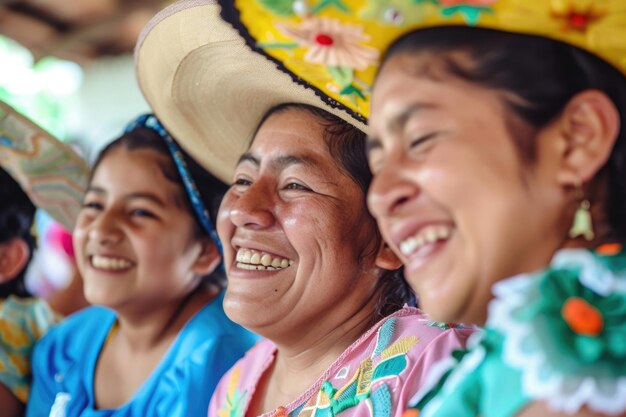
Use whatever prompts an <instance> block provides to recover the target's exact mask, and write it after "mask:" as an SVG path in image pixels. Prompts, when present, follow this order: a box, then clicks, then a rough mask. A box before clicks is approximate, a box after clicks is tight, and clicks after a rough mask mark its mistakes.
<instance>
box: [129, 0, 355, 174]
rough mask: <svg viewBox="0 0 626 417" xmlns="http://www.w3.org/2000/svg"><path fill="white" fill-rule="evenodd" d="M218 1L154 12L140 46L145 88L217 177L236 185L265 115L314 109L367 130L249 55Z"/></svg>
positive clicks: (171, 127) (190, 0) (197, 0)
mask: <svg viewBox="0 0 626 417" xmlns="http://www.w3.org/2000/svg"><path fill="white" fill-rule="evenodd" d="M220 12H221V8H220V6H219V5H218V4H217V2H216V1H210V0H185V1H181V2H178V3H175V4H173V5H171V6H170V7H168V8H166V9H164V10H163V11H162V12H161V13H159V14H158V15H156V16H155V17H154V18H153V19H152V21H151V22H150V23H149V24H148V26H147V27H146V28H145V29H144V31H143V33H142V35H141V37H140V39H139V41H138V43H137V47H136V49H135V62H136V70H137V76H138V80H139V85H140V87H141V90H142V92H143V94H144V96H145V98H146V100H147V101H148V103H149V104H150V106H151V107H152V109H153V110H154V112H155V114H156V115H157V117H158V118H159V120H160V121H161V122H162V123H163V125H164V126H165V128H166V129H167V130H168V131H169V132H170V133H171V134H172V135H173V136H174V137H175V138H176V140H177V141H178V142H179V143H180V145H181V146H182V147H183V148H184V149H185V150H186V151H187V152H189V154H190V155H191V156H192V157H193V158H194V159H196V160H197V161H198V162H199V163H201V164H202V165H203V166H204V167H205V168H206V169H208V170H209V171H210V172H211V173H213V174H214V175H215V176H216V177H218V178H220V179H221V180H223V181H225V182H230V181H231V180H232V172H233V170H234V168H235V165H236V163H237V160H238V158H239V157H240V156H241V154H242V153H243V152H245V151H246V149H247V147H248V145H249V143H250V140H251V139H252V136H253V134H254V131H255V129H256V128H257V125H258V124H259V122H260V121H261V118H262V117H263V115H264V114H265V113H266V112H267V111H268V110H269V109H270V108H272V107H273V106H275V105H278V104H283V103H304V104H310V105H313V106H316V107H319V108H322V109H325V110H327V111H329V112H330V113H333V114H335V115H337V116H339V117H340V118H342V119H343V120H346V121H347V122H349V123H351V124H353V125H354V126H356V127H358V128H360V129H362V130H365V128H366V125H365V119H364V118H363V117H362V116H360V115H359V114H358V113H357V112H352V111H350V110H348V109H346V108H345V107H344V106H342V105H340V104H339V103H336V104H333V103H332V101H329V100H327V99H326V98H324V99H323V98H321V97H320V96H319V95H318V94H319V92H318V91H316V90H314V89H311V88H306V87H304V86H303V85H301V84H299V83H298V82H296V81H295V80H294V79H293V78H292V76H290V75H289V74H287V73H286V72H285V71H283V70H280V69H279V68H277V66H276V63H275V62H273V61H271V60H269V59H267V58H265V57H263V56H261V55H259V54H258V53H256V52H254V51H252V49H251V48H250V47H249V46H248V45H247V44H246V42H245V40H244V39H243V38H242V37H241V36H240V35H239V32H238V31H236V30H235V29H234V28H233V27H232V26H231V25H230V24H228V23H227V22H225V21H224V20H223V19H222V18H221V16H220Z"/></svg>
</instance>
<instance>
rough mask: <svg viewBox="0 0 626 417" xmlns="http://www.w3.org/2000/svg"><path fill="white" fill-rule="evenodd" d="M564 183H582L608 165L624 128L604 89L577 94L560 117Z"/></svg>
mask: <svg viewBox="0 0 626 417" xmlns="http://www.w3.org/2000/svg"><path fill="white" fill-rule="evenodd" d="M558 123H559V125H560V133H561V145H560V147H561V162H562V163H561V165H560V169H559V170H558V177H557V180H558V182H559V183H560V184H561V185H566V186H579V185H580V184H581V183H585V182H588V181H590V180H591V179H592V178H593V177H594V176H595V175H596V173H597V172H598V171H599V170H600V169H601V168H602V167H603V166H604V164H605V163H606V161H607V160H608V159H609V156H610V155H611V150H612V149H613V145H614V144H615V141H616V139H617V136H618V134H619V131H620V117H619V112H618V111H617V108H616V107H615V104H613V101H612V100H611V99H610V98H609V97H608V96H607V95H606V94H604V93H603V92H601V91H598V90H586V91H583V92H581V93H579V94H577V95H576V96H574V97H573V98H572V99H571V100H570V101H569V102H568V103H567V105H566V106H565V109H564V110H563V112H562V113H561V115H560V116H559V121H558Z"/></svg>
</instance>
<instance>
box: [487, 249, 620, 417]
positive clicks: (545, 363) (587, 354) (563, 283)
mask: <svg viewBox="0 0 626 417" xmlns="http://www.w3.org/2000/svg"><path fill="white" fill-rule="evenodd" d="M624 262H626V253H624V252H618V253H614V254H610V255H603V254H600V253H598V252H591V251H587V250H562V251H560V252H559V253H558V254H557V255H556V256H555V259H554V261H553V262H552V264H551V266H550V267H549V268H548V269H546V270H544V271H540V272H538V273H536V274H528V275H521V276H518V277H515V278H512V279H509V280H506V281H501V282H499V283H498V284H496V285H495V286H494V294H495V296H496V298H495V299H494V300H493V301H492V303H491V304H490V306H489V309H490V311H489V317H490V318H489V322H488V323H487V326H488V327H492V328H495V329H496V330H498V331H499V332H501V333H502V334H503V335H504V336H505V339H504V340H505V344H504V360H505V362H506V363H507V364H508V365H509V366H511V367H513V368H516V369H518V370H519V371H520V372H521V373H522V382H523V388H524V390H525V393H526V395H528V396H529V397H530V398H533V399H538V400H544V401H547V402H548V403H549V404H550V406H551V407H553V408H554V409H557V410H561V411H565V412H575V411H576V410H578V409H580V408H581V407H583V406H588V407H589V408H590V409H592V410H595V411H599V412H602V413H609V414H611V413H618V412H622V411H623V410H624V409H626V377H624V376H623V375H625V374H626V324H625V323H624V315H625V314H626V292H624V291H623V290H620V288H621V285H609V286H607V285H606V283H613V284H615V282H621V283H623V282H625V281H626V269H624V268H623V266H624ZM607 274H610V275H612V276H611V277H610V279H607ZM583 277H585V278H583ZM594 277H596V279H598V280H600V281H602V282H603V284H602V285H601V286H600V287H599V288H602V289H603V293H599V292H597V291H596V290H595V289H596V288H598V286H596V285H589V283H590V282H591V281H592V280H593V279H594Z"/></svg>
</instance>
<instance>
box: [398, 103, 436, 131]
mask: <svg viewBox="0 0 626 417" xmlns="http://www.w3.org/2000/svg"><path fill="white" fill-rule="evenodd" d="M437 108H438V106H437V105H435V104H433V103H425V102H417V103H413V104H411V105H409V106H407V108H405V109H404V110H402V111H401V112H399V113H398V114H396V115H395V116H393V117H392V118H391V120H389V122H388V123H387V129H388V130H389V131H390V132H398V131H401V130H402V129H403V128H404V125H406V123H407V121H408V120H409V119H410V118H411V117H412V116H413V115H414V114H416V113H420V112H423V111H425V110H435V109H437Z"/></svg>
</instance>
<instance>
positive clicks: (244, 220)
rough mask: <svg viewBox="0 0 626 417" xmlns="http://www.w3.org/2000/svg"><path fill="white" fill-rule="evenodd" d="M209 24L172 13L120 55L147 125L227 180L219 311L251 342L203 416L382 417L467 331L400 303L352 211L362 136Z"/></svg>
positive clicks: (196, 8)
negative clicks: (136, 84) (135, 78)
mask: <svg viewBox="0 0 626 417" xmlns="http://www.w3.org/2000/svg"><path fill="white" fill-rule="evenodd" d="M219 12H220V9H219V7H217V6H216V4H215V3H214V2H209V1H205V2H198V1H185V2H181V3H178V4H175V5H173V6H172V7H171V8H169V9H166V10H165V11H164V12H162V13H161V14H160V15H159V16H157V17H156V18H155V20H154V21H153V22H152V24H151V25H149V26H148V29H147V31H146V32H145V33H144V37H143V38H142V39H141V40H140V42H139V44H138V46H137V50H136V54H137V55H136V56H137V70H138V74H139V81H140V84H141V87H142V89H143V92H144V94H145V96H146V98H147V99H148V101H149V103H150V104H151V105H152V107H153V109H154V110H155V112H156V114H158V115H159V117H160V118H161V120H162V121H163V123H164V125H165V126H167V128H168V129H170V130H171V131H172V132H173V133H174V134H176V135H177V136H178V137H179V140H180V142H181V144H182V146H183V147H185V148H186V149H187V150H188V151H189V152H190V153H192V154H193V155H194V156H195V157H196V158H197V159H198V160H199V161H201V162H202V163H203V165H204V166H205V167H206V168H207V169H208V170H209V171H211V172H214V173H215V174H216V175H218V176H220V177H221V178H223V179H224V180H225V181H230V182H232V185H231V187H230V189H229V191H228V192H227V194H226V195H225V197H224V200H223V202H222V205H221V207H220V214H219V216H218V220H217V229H218V233H219V235H220V238H221V239H222V244H223V248H224V259H225V262H224V263H225V268H226V272H227V276H228V286H227V292H226V295H225V298H224V308H225V311H226V312H227V314H228V315H229V317H230V318H231V319H233V320H234V321H236V322H238V323H240V324H242V325H243V326H244V327H246V328H248V329H250V330H252V331H253V332H255V333H258V334H260V335H262V336H265V337H266V340H263V341H261V342H260V343H259V344H257V345H256V346H255V347H254V348H252V349H251V350H250V351H249V352H248V353H247V354H246V356H245V357H244V358H243V359H242V360H240V361H239V362H238V363H237V364H236V365H235V366H234V367H233V368H232V369H231V370H230V371H229V372H228V373H227V374H226V375H225V377H224V378H222V380H221V381H220V384H219V385H218V388H217V389H216V391H215V394H214V396H213V398H212V400H211V405H210V408H209V415H211V416H218V415H220V416H221V415H228V416H233V417H235V416H241V417H243V416H244V415H287V414H294V415H295V414H301V415H308V414H315V413H322V414H324V413H331V414H341V415H344V416H350V415H369V414H370V413H371V410H376V414H378V413H382V414H383V415H389V416H391V415H398V414H399V413H401V412H402V411H403V409H404V406H405V404H406V401H407V400H408V398H410V397H411V396H412V395H413V394H414V393H415V392H417V390H418V389H419V388H420V387H421V386H422V384H423V383H424V378H423V376H424V375H425V374H426V370H427V369H428V368H429V364H430V363H431V362H432V361H433V360H434V359H435V358H441V357H443V356H445V355H447V354H449V353H450V352H451V350H453V349H454V348H457V347H459V346H462V345H463V344H464V341H465V338H466V337H467V335H468V334H469V332H470V331H469V330H468V329H459V328H449V327H448V326H445V325H437V324H436V323H433V322H430V320H429V319H428V318H427V317H425V316H424V315H422V314H421V312H420V311H419V310H417V309H415V308H412V307H403V305H404V304H405V303H406V302H407V301H408V300H409V299H408V294H407V292H406V291H405V290H406V286H405V284H404V283H403V281H402V279H401V274H400V271H398V270H397V267H398V266H399V264H398V260H397V258H396V257H395V256H394V255H393V254H392V253H391V252H390V251H389V250H388V248H387V247H386V246H385V245H384V244H383V243H382V240H381V238H380V234H379V232H378V230H377V228H376V226H375V223H374V221H373V218H372V217H371V216H370V214H369V213H368V211H367V208H366V206H365V193H366V190H367V187H368V186H369V183H370V180H371V175H370V173H369V170H368V168H367V162H366V159H365V148H364V146H365V141H364V139H365V135H364V133H363V131H362V130H361V129H362V128H363V124H362V123H361V122H360V121H359V120H357V119H355V118H354V117H353V114H350V113H349V112H345V111H342V110H337V109H334V108H333V107H332V106H328V105H325V104H324V103H323V102H322V101H321V100H320V99H319V98H318V96H317V95H316V94H315V92H314V91H312V90H306V89H303V88H301V87H300V86H298V85H297V84H295V83H294V82H293V81H292V79H291V78H290V77H289V76H288V75H287V74H285V73H283V72H281V71H279V70H278V69H277V68H276V66H275V64H274V63H272V62H270V61H268V60H266V59H265V58H263V57H261V56H258V55H256V54H254V53H253V52H252V51H251V50H250V49H249V48H248V47H247V46H246V45H245V43H244V40H243V39H242V38H241V37H239V36H238V34H237V32H236V31H235V30H233V29H232V28H230V27H229V26H228V25H227V24H226V23H225V22H224V21H223V20H221V18H220V17H219ZM164 39H167V42H166V43H163V42H162V40H164Z"/></svg>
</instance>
